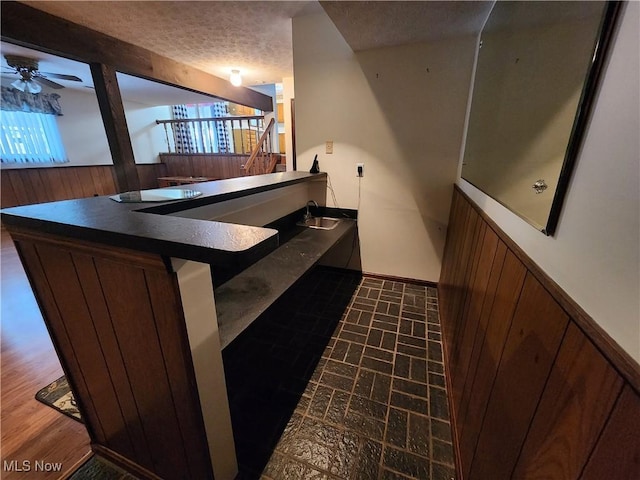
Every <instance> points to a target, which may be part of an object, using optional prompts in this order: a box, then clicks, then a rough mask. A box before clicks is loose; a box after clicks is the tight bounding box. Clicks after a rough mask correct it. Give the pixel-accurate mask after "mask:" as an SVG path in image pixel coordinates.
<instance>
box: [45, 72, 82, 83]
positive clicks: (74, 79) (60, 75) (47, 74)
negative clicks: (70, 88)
mask: <svg viewBox="0 0 640 480" xmlns="http://www.w3.org/2000/svg"><path fill="white" fill-rule="evenodd" d="M39 73H40V74H41V75H44V76H45V77H47V78H57V79H58V80H68V81H70V82H81V81H82V79H81V78H78V77H76V76H75V75H65V74H63V73H50V72H39Z"/></svg>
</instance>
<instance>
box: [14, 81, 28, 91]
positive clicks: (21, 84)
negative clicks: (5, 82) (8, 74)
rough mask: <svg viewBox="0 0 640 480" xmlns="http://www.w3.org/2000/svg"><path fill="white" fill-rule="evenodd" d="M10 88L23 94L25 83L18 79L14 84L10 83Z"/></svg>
mask: <svg viewBox="0 0 640 480" xmlns="http://www.w3.org/2000/svg"><path fill="white" fill-rule="evenodd" d="M11 86H12V87H13V88H15V89H16V90H20V91H21V92H24V90H25V89H26V88H27V82H25V81H24V80H23V79H21V78H19V79H18V80H16V81H15V82H12V83H11Z"/></svg>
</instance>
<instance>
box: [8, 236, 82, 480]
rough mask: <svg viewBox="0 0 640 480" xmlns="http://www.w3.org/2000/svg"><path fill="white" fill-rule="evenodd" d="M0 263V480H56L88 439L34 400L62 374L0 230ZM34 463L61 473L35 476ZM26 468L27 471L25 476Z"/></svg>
mask: <svg viewBox="0 0 640 480" xmlns="http://www.w3.org/2000/svg"><path fill="white" fill-rule="evenodd" d="M1 262H2V263H1V317H0V318H1V342H0V343H1V349H0V352H1V357H0V362H1V363H0V366H1V389H2V394H1V400H2V406H1V410H2V416H1V425H0V426H1V432H2V433H1V438H2V440H1V460H0V461H1V462H2V463H1V464H0V478H2V479H3V480H13V479H24V478H29V479H34V480H40V479H42V480H44V479H58V478H60V477H61V476H62V474H63V473H64V472H68V471H69V470H70V469H72V468H73V467H74V465H75V464H76V463H77V462H78V461H80V460H81V459H82V457H84V456H85V455H86V454H87V452H89V450H90V447H89V435H88V434H87V431H86V429H85V427H84V425H82V424H81V423H79V422H76V421H75V420H72V419H70V418H68V417H66V416H65V415H62V414H61V413H58V412H57V411H55V410H54V409H52V408H50V407H47V406H45V405H43V404H41V403H40V402H38V401H37V400H35V398H34V395H35V393H36V391H38V390H39V389H40V388H42V387H44V386H46V385H47V384H49V383H50V382H52V381H53V380H55V379H57V378H58V377H60V376H61V375H62V368H61V367H60V362H59V361H58V357H57V355H56V353H55V350H54V349H53V345H52V344H51V340H50V338H49V334H48V332H47V329H46V327H45V325H44V322H43V320H42V316H41V315H40V310H39V309H38V305H37V303H36V300H35V298H34V297H33V293H32V291H31V288H30V286H29V282H28V280H27V277H26V275H25V273H24V270H23V269H22V265H21V264H20V259H19V258H18V255H17V252H16V250H15V247H14V245H13V242H12V241H11V238H10V236H9V234H8V233H7V232H6V231H5V230H4V229H2V232H1ZM12 461H17V465H18V467H20V468H22V471H16V470H17V469H16V468H15V465H16V464H13V467H14V468H11V466H10V462H12ZM23 462H29V463H28V464H27V463H24V464H23ZM36 462H45V463H49V464H54V463H61V469H60V470H59V471H57V472H56V471H50V472H46V471H36ZM40 465H41V464H40ZM25 467H26V468H25ZM27 468H30V470H29V473H28V474H25V471H27Z"/></svg>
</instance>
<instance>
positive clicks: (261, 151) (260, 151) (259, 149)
mask: <svg viewBox="0 0 640 480" xmlns="http://www.w3.org/2000/svg"><path fill="white" fill-rule="evenodd" d="M275 123H276V121H275V119H274V118H272V119H271V121H270V122H269V125H267V128H265V129H264V132H263V133H262V135H261V136H260V140H258V144H257V145H256V147H255V148H254V149H253V151H252V152H251V156H250V157H249V160H247V163H246V164H245V165H244V170H245V171H246V172H249V171H250V170H251V168H252V167H253V164H254V163H255V161H256V158H257V157H258V155H261V156H263V157H269V156H270V157H271V162H270V164H269V167H270V168H269V170H268V171H266V172H260V173H271V171H272V170H273V168H275V162H274V159H273V155H272V152H271V142H270V140H271V130H272V129H273V126H274V125H275ZM265 143H267V148H266V149H265V148H264V145H265ZM271 163H273V166H272V165H271Z"/></svg>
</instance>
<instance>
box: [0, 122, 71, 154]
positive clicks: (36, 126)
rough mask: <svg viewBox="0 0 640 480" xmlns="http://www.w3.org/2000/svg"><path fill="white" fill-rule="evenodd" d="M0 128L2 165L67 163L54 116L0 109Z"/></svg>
mask: <svg viewBox="0 0 640 480" xmlns="http://www.w3.org/2000/svg"><path fill="white" fill-rule="evenodd" d="M0 127H1V128H2V132H1V134H0V161H1V162H2V163H64V162H67V161H68V160H67V154H66V152H65V150H64V145H63V144H62V139H61V138H60V131H59V130H58V124H57V123H56V116H55V115H49V114H46V113H33V112H19V111H7V110H2V111H1V112H0Z"/></svg>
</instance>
